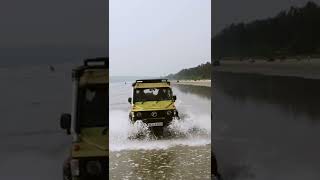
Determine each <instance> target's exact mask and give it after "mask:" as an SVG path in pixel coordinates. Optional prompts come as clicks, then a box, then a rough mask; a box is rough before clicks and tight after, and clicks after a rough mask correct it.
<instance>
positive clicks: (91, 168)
mask: <svg viewBox="0 0 320 180" xmlns="http://www.w3.org/2000/svg"><path fill="white" fill-rule="evenodd" d="M86 170H87V172H88V173H89V174H91V175H99V174H100V173H101V172H102V167H101V163H100V162H99V161H88V162H87V164H86Z"/></svg>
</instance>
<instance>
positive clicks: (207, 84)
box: [171, 79, 211, 87]
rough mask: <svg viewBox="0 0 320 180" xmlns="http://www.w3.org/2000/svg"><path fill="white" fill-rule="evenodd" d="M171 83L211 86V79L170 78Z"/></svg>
mask: <svg viewBox="0 0 320 180" xmlns="http://www.w3.org/2000/svg"><path fill="white" fill-rule="evenodd" d="M171 83H172V84H177V85H191V86H204V87H211V80H207V79H204V80H197V81H194V80H179V82H178V81H177V80H172V81H171Z"/></svg>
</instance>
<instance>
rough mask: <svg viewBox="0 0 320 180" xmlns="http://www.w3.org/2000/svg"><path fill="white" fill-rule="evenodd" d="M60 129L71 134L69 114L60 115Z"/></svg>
mask: <svg viewBox="0 0 320 180" xmlns="http://www.w3.org/2000/svg"><path fill="white" fill-rule="evenodd" d="M60 127H61V129H63V130H66V131H67V134H71V114H67V113H63V114H61V117H60Z"/></svg>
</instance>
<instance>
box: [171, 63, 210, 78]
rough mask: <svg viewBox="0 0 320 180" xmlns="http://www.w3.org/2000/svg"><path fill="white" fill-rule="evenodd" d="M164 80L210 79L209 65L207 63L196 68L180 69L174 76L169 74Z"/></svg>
mask: <svg viewBox="0 0 320 180" xmlns="http://www.w3.org/2000/svg"><path fill="white" fill-rule="evenodd" d="M166 78H168V79H176V80H181V79H185V80H199V79H211V63H210V62H207V63H204V64H201V65H199V66H197V67H192V68H187V69H182V70H181V71H179V72H178V73H176V74H169V75H168V76H167V77H166Z"/></svg>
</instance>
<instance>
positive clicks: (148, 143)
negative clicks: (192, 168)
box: [109, 110, 211, 151]
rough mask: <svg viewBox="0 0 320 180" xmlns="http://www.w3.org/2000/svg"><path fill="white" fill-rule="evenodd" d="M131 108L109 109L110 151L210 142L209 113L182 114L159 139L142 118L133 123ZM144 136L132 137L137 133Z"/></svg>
mask: <svg viewBox="0 0 320 180" xmlns="http://www.w3.org/2000/svg"><path fill="white" fill-rule="evenodd" d="M128 114H129V112H126V111H120V110H112V111H111V112H110V123H109V125H110V126H109V127H110V135H109V136H110V138H109V139H110V143H109V145H110V146H109V148H110V151H121V150H138V149H144V150H151V149H167V148H170V147H173V146H178V145H182V146H201V145H207V144H210V143H211V125H210V123H211V121H210V116H208V115H195V114H181V120H174V121H173V122H172V124H171V125H170V126H169V127H168V132H169V134H170V136H169V137H167V138H164V139H156V138H154V136H152V135H151V133H150V131H149V130H148V127H147V126H146V125H145V124H144V123H142V122H136V123H135V124H132V123H130V121H129V117H128ZM137 134H139V137H143V138H138V139H136V138H132V137H136V135H137Z"/></svg>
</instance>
